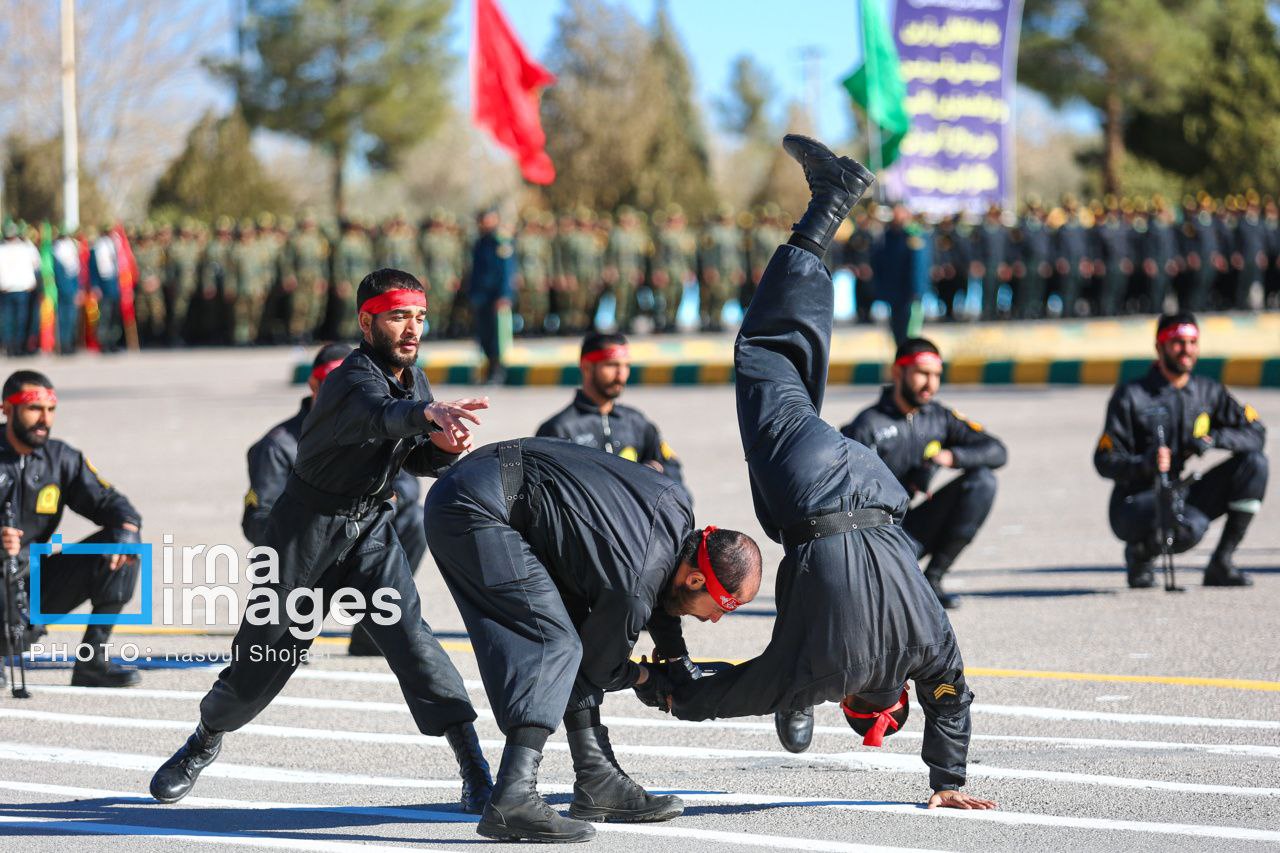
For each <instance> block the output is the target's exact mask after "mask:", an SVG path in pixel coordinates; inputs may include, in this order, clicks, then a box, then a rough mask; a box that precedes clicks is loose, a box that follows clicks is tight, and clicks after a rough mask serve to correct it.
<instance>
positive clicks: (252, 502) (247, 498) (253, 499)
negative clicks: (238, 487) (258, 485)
mask: <svg viewBox="0 0 1280 853" xmlns="http://www.w3.org/2000/svg"><path fill="white" fill-rule="evenodd" d="M244 505H245V508H246V509H248V508H249V507H255V506H257V505H258V493H257V492H256V491H255V490H253V489H250V490H249V491H247V492H245V493H244Z"/></svg>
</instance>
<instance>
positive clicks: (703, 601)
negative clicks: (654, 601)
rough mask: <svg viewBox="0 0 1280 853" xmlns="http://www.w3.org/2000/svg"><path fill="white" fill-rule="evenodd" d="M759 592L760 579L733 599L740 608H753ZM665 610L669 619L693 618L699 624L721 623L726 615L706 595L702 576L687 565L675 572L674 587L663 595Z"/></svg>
mask: <svg viewBox="0 0 1280 853" xmlns="http://www.w3.org/2000/svg"><path fill="white" fill-rule="evenodd" d="M759 591H760V584H759V581H758V579H757V582H756V583H754V584H752V583H751V582H750V581H748V582H747V583H746V584H745V585H744V587H743V589H740V590H738V591H737V592H735V593H733V597H734V598H736V599H737V600H738V603H739V604H750V603H751V601H752V600H754V599H755V597H756V593H758V592H759ZM662 609H663V610H665V611H666V612H667V614H668V615H670V616H692V617H693V618H695V619H697V620H698V621H699V622H719V621H720V618H721V617H722V616H724V615H725V613H726V612H727V611H725V610H722V609H721V608H720V605H719V604H717V603H716V600H715V599H714V598H712V597H711V593H709V592H707V580H706V577H705V576H704V575H703V574H702V572H700V571H698V570H697V569H695V568H694V567H693V566H690V565H688V564H686V565H683V566H681V567H680V568H679V569H678V570H677V571H676V576H675V578H673V579H672V581H671V587H670V588H669V589H667V591H666V592H665V593H663V595H662Z"/></svg>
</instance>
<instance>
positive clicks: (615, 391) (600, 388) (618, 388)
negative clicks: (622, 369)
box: [591, 380, 627, 400]
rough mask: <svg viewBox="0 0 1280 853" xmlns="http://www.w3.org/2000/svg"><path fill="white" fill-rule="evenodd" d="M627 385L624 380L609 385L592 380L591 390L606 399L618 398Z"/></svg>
mask: <svg viewBox="0 0 1280 853" xmlns="http://www.w3.org/2000/svg"><path fill="white" fill-rule="evenodd" d="M625 387H627V386H626V383H623V382H614V383H612V384H609V385H604V384H601V383H600V382H597V381H595V380H592V382H591V390H593V391H595V392H596V394H597V395H599V396H600V397H603V398H604V399H606V400H616V399H618V398H619V397H621V396H622V389H623V388H625Z"/></svg>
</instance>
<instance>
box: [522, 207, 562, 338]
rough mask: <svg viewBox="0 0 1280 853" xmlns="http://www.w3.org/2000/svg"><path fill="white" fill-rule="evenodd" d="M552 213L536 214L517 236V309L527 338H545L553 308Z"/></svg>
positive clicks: (526, 222)
mask: <svg viewBox="0 0 1280 853" xmlns="http://www.w3.org/2000/svg"><path fill="white" fill-rule="evenodd" d="M552 221H554V220H553V219H552V218H551V214H549V213H534V214H532V215H531V216H530V217H529V218H528V219H527V220H526V221H525V225H524V227H523V228H521V229H520V233H519V234H518V235H517V236H516V242H515V250H516V264H517V269H518V271H519V272H518V274H517V278H516V293H517V297H516V298H517V304H516V308H517V310H518V311H519V312H520V316H521V318H523V320H524V332H525V334H533V335H536V334H541V333H542V332H543V331H544V330H545V328H546V322H547V312H548V311H549V310H550V307H551V292H550V286H551V237H550V234H549V231H550V228H549V225H550V223H551V222H552Z"/></svg>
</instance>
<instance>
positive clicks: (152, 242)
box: [133, 222, 165, 344]
mask: <svg viewBox="0 0 1280 853" xmlns="http://www.w3.org/2000/svg"><path fill="white" fill-rule="evenodd" d="M133 259H134V261H135V262H136V263H137V265H138V283H137V285H136V286H135V287H134V289H133V309H134V312H135V315H136V317H137V324H138V338H139V340H141V341H142V342H143V343H147V344H151V343H155V342H157V341H159V340H161V339H163V337H164V332H165V305H164V286H163V285H162V283H161V282H162V280H163V276H164V271H165V259H164V246H163V245H162V244H161V243H160V241H159V239H157V237H156V230H155V227H154V226H152V225H151V223H149V222H148V223H145V224H144V225H143V226H142V228H140V229H139V231H138V239H137V242H136V243H135V244H134V247H133Z"/></svg>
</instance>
